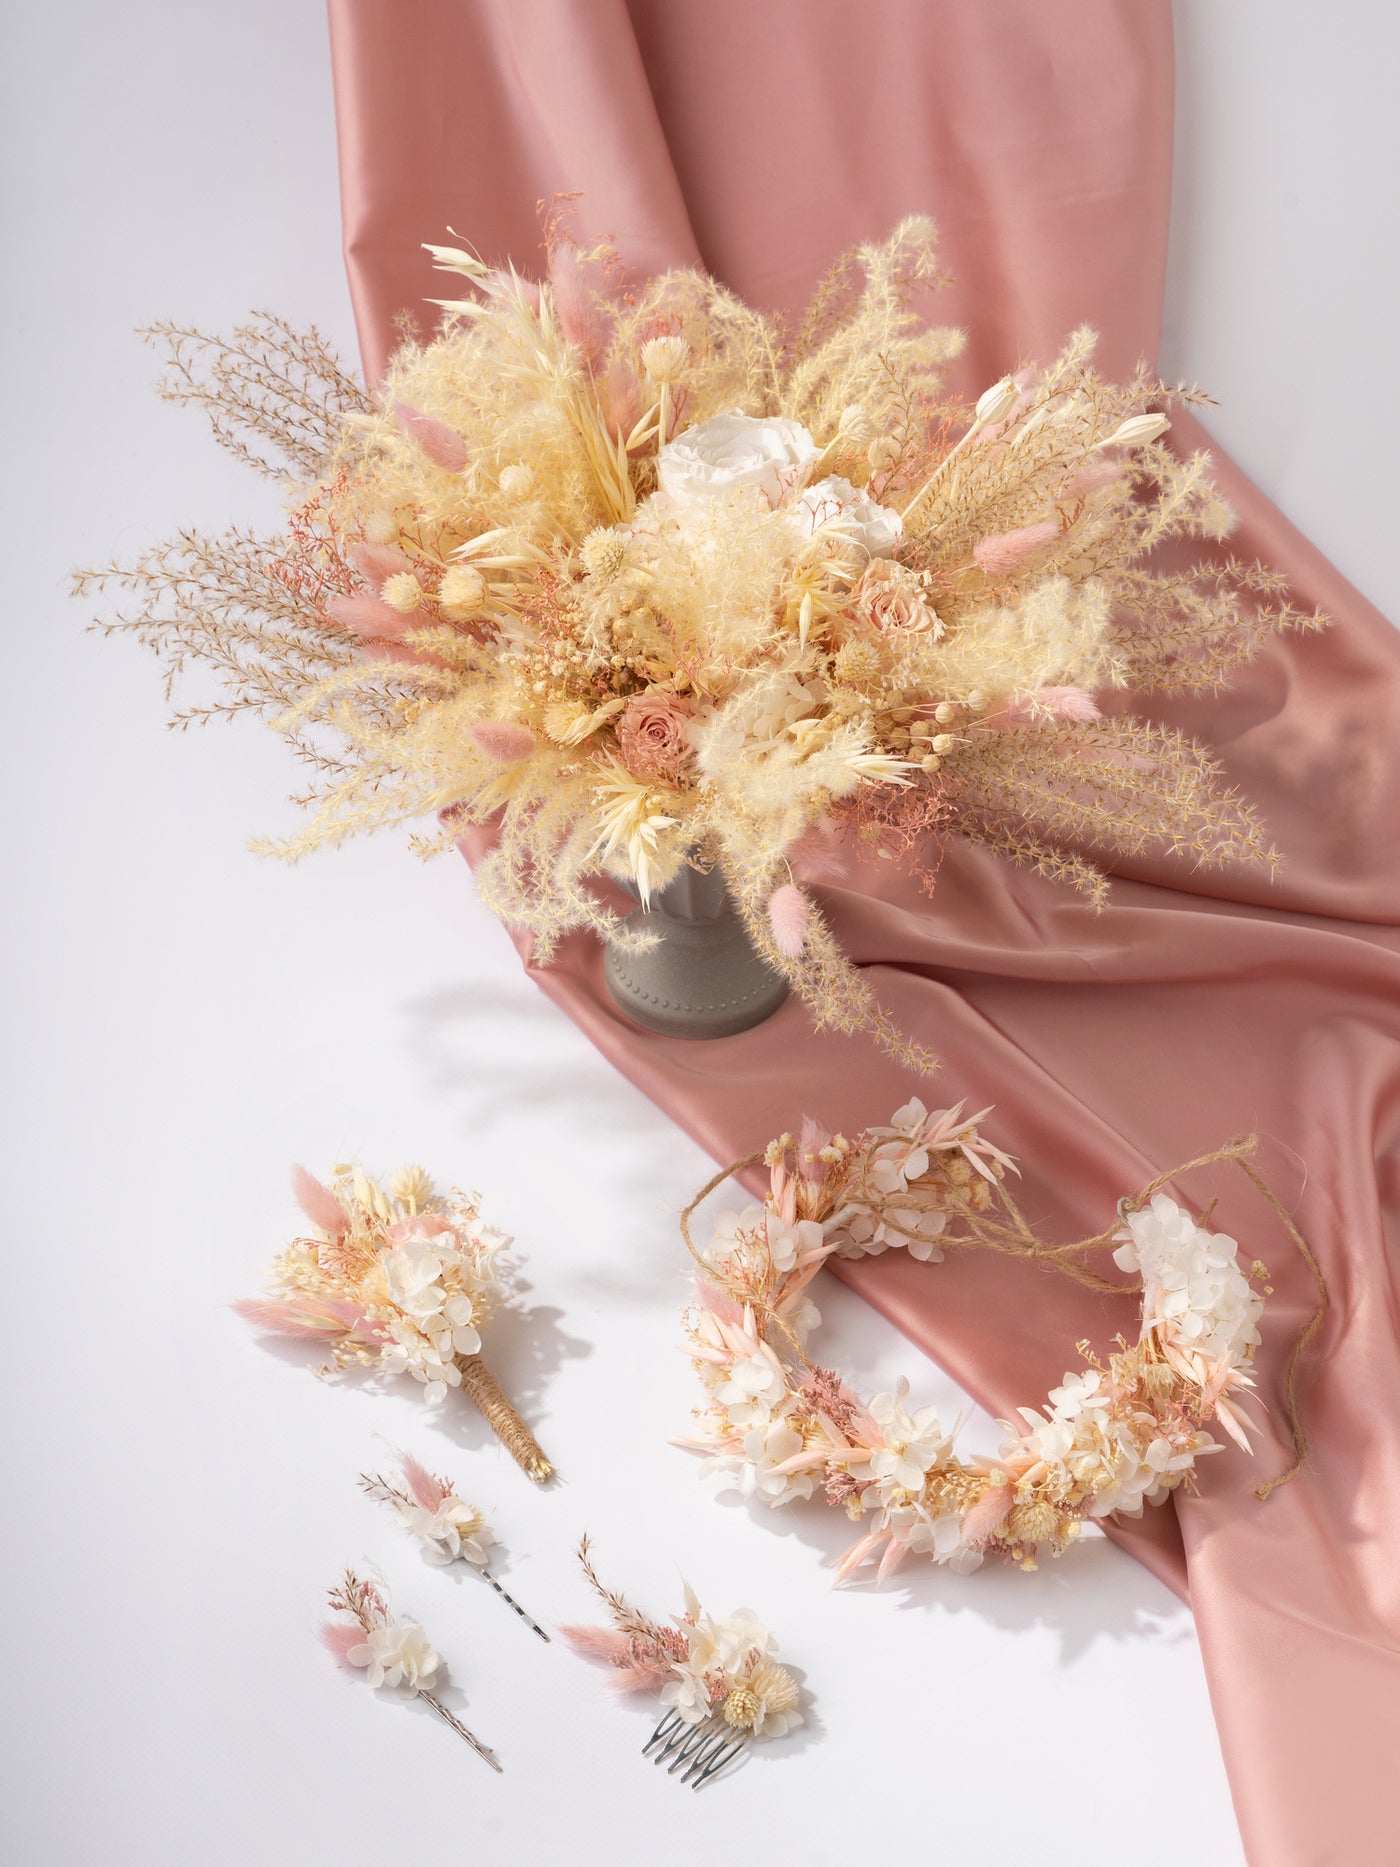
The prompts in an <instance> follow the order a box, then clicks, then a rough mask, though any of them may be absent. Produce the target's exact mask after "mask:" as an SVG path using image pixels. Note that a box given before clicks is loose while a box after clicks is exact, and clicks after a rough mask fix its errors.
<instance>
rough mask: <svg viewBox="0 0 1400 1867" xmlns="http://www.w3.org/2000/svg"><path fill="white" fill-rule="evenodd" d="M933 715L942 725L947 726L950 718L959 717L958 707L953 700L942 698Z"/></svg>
mask: <svg viewBox="0 0 1400 1867" xmlns="http://www.w3.org/2000/svg"><path fill="white" fill-rule="evenodd" d="M933 717H934V718H935V719H936V720H937V721H938V724H939V725H940V726H946V725H947V724H948V722H949V720H955V719H956V718H957V717H958V709H957V708H956V707H955V706H954V705H953V703H952V701H951V700H940V701H939V703H938V705H937V706H936V707H935V708H934V709H933Z"/></svg>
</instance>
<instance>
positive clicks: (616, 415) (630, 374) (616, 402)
mask: <svg viewBox="0 0 1400 1867" xmlns="http://www.w3.org/2000/svg"><path fill="white" fill-rule="evenodd" d="M641 418H642V385H641V384H640V383H639V382H638V381H637V377H636V373H635V372H634V371H633V370H631V369H629V368H628V367H627V365H626V364H625V363H614V364H613V365H612V367H611V368H610V369H609V371H608V427H609V428H610V429H611V431H612V433H613V434H614V435H616V437H617V438H618V440H619V441H625V440H626V439H627V437H628V435H629V434H631V432H632V430H633V429H634V428H635V427H636V425H637V423H638V422H639V421H640V420H641Z"/></svg>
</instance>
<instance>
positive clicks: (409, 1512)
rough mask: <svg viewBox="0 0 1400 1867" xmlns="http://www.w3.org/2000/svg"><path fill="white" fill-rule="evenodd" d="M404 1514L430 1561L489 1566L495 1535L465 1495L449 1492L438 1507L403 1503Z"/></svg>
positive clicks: (481, 1566)
mask: <svg viewBox="0 0 1400 1867" xmlns="http://www.w3.org/2000/svg"><path fill="white" fill-rule="evenodd" d="M400 1515H401V1516H402V1517H403V1520H404V1523H405V1525H406V1526H407V1528H408V1529H410V1530H411V1531H412V1532H413V1534H414V1535H415V1536H416V1537H417V1538H418V1539H419V1541H420V1542H421V1543H422V1545H423V1555H424V1558H425V1559H426V1560H427V1561H428V1562H431V1563H433V1564H435V1565H438V1566H441V1567H445V1566H446V1565H447V1564H448V1563H450V1562H469V1563H470V1564H471V1565H472V1567H473V1568H474V1569H484V1568H485V1567H486V1564H487V1562H488V1560H489V1557H488V1554H487V1550H488V1546H489V1545H490V1544H491V1543H493V1542H494V1541H495V1538H494V1537H493V1536H492V1534H491V1531H490V1529H489V1528H488V1526H487V1523H486V1520H485V1518H484V1517H483V1516H482V1514H481V1512H480V1511H479V1510H476V1509H474V1508H473V1507H472V1506H471V1505H470V1504H468V1503H467V1501H466V1499H465V1498H459V1497H457V1496H455V1495H454V1494H453V1493H451V1492H449V1493H448V1495H447V1496H446V1497H445V1498H444V1499H443V1500H442V1502H441V1503H440V1504H439V1505H438V1506H437V1508H436V1509H435V1510H426V1509H425V1508H424V1507H423V1506H422V1505H421V1504H409V1505H407V1506H406V1507H401V1509H400Z"/></svg>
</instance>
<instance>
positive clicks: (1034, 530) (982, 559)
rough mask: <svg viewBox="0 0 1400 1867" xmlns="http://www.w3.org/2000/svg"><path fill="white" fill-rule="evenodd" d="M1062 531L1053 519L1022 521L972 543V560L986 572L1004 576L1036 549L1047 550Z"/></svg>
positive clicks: (985, 574)
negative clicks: (1034, 522) (1014, 528)
mask: <svg viewBox="0 0 1400 1867" xmlns="http://www.w3.org/2000/svg"><path fill="white" fill-rule="evenodd" d="M1059 535H1060V528H1059V525H1058V524H1057V523H1056V521H1055V520H1054V519H1045V520H1044V521H1043V522H1042V523H1041V524H1039V525H1023V526H1021V528H1020V529H1019V531H1014V532H996V533H994V534H993V536H992V537H990V538H984V539H982V541H981V543H980V544H975V545H974V546H973V547H972V560H973V562H974V563H975V564H976V566H977V568H978V570H980V571H981V572H982V573H983V575H984V576H987V577H1005V576H1006V574H1007V572H1008V571H1013V570H1015V568H1016V566H1017V565H1018V564H1022V563H1024V562H1025V560H1026V559H1027V558H1028V557H1030V556H1031V554H1032V553H1033V552H1036V551H1042V550H1044V548H1045V546H1046V545H1048V544H1050V543H1052V542H1053V541H1054V540H1055V539H1056V538H1058V537H1059Z"/></svg>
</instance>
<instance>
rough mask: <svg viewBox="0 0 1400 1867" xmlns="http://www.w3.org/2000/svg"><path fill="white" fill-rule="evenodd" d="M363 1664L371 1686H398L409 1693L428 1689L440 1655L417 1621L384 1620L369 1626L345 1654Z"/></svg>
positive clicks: (352, 1662)
mask: <svg viewBox="0 0 1400 1867" xmlns="http://www.w3.org/2000/svg"><path fill="white" fill-rule="evenodd" d="M345 1657H346V1659H347V1660H348V1661H349V1662H350V1664H351V1665H352V1666H363V1667H364V1668H365V1669H366V1674H367V1677H368V1679H369V1683H370V1684H371V1685H372V1686H390V1687H393V1686H401V1687H402V1688H403V1689H404V1691H406V1692H408V1693H412V1694H416V1693H419V1692H431V1691H432V1689H433V1681H434V1679H435V1678H436V1677H437V1673H438V1668H439V1667H440V1666H441V1665H442V1659H441V1656H440V1655H439V1654H438V1652H437V1651H436V1649H435V1648H434V1647H433V1646H432V1645H431V1643H430V1642H429V1640H428V1636H427V1635H426V1634H425V1633H424V1632H423V1629H422V1628H421V1627H420V1626H419V1625H418V1623H417V1622H416V1621H385V1622H384V1623H383V1624H382V1625H381V1626H379V1627H372V1628H371V1629H370V1630H369V1632H368V1633H367V1634H366V1635H365V1637H364V1639H363V1640H362V1641H361V1642H360V1643H359V1645H358V1646H353V1647H351V1648H350V1649H349V1651H348V1652H347V1653H346V1655H345Z"/></svg>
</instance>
